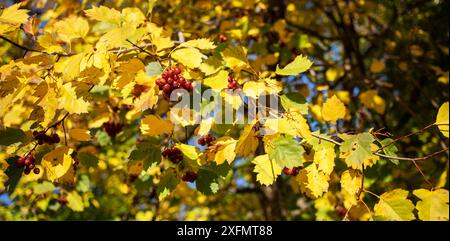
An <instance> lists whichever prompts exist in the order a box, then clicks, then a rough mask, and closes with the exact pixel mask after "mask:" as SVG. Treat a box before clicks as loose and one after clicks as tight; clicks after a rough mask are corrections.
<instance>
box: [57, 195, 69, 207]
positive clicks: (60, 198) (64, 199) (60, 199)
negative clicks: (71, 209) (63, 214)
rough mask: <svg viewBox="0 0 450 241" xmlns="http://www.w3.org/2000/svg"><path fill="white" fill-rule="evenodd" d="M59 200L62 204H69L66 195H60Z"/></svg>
mask: <svg viewBox="0 0 450 241" xmlns="http://www.w3.org/2000/svg"><path fill="white" fill-rule="evenodd" d="M58 202H59V204H61V205H66V204H67V198H66V196H64V195H61V196H59V197H58Z"/></svg>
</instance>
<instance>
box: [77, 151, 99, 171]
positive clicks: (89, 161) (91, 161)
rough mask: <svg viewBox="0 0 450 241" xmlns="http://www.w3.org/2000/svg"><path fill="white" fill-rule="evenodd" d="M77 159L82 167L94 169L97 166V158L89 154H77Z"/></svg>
mask: <svg viewBox="0 0 450 241" xmlns="http://www.w3.org/2000/svg"><path fill="white" fill-rule="evenodd" d="M77 158H78V160H79V161H80V163H81V165H82V166H86V167H96V166H97V165H98V158H97V157H96V156H95V155H93V154H91V153H89V152H79V153H78V154H77Z"/></svg>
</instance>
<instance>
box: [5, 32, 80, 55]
mask: <svg viewBox="0 0 450 241" xmlns="http://www.w3.org/2000/svg"><path fill="white" fill-rule="evenodd" d="M0 38H1V39H3V40H5V41H6V42H8V43H10V44H12V45H13V46H15V47H17V48H20V49H23V50H25V51H26V52H36V53H43V54H49V55H56V56H65V57H68V56H72V55H75V53H68V54H63V53H47V52H44V51H42V50H37V49H32V48H28V47H26V46H23V45H20V44H18V43H16V42H14V41H12V40H11V39H9V38H7V37H5V36H3V35H0Z"/></svg>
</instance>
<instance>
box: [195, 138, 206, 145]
mask: <svg viewBox="0 0 450 241" xmlns="http://www.w3.org/2000/svg"><path fill="white" fill-rule="evenodd" d="M197 143H198V144H199V145H202V146H204V145H205V144H206V140H205V138H204V137H203V136H202V137H200V138H199V139H198V140H197Z"/></svg>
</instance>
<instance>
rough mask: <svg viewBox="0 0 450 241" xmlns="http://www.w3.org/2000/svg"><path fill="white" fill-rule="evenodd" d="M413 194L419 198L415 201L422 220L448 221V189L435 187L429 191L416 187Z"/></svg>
mask: <svg viewBox="0 0 450 241" xmlns="http://www.w3.org/2000/svg"><path fill="white" fill-rule="evenodd" d="M413 194H414V195H415V196H417V197H418V198H420V199H421V200H420V201H418V202H417V204H416V208H417V210H418V211H419V218H420V219H421V220H423V221H448V218H449V217H448V216H449V215H448V212H449V208H448V199H449V198H448V197H449V195H448V191H447V190H445V189H437V190H434V191H429V190H426V189H417V190H414V191H413Z"/></svg>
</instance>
